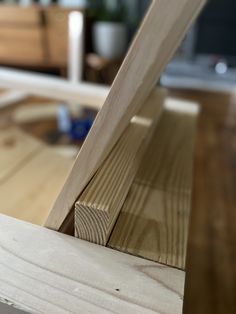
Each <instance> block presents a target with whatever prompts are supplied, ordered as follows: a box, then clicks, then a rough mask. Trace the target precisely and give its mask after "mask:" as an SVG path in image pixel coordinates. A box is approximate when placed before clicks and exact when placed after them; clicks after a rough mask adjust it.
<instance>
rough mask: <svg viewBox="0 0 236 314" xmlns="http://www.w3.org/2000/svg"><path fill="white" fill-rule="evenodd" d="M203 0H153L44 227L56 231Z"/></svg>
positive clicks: (174, 47) (155, 79)
mask: <svg viewBox="0 0 236 314" xmlns="http://www.w3.org/2000/svg"><path fill="white" fill-rule="evenodd" d="M204 3H205V0H178V1H176V0H158V1H157V0H154V1H153V3H152V4H151V6H150V9H149V11H148V13H147V15H146V17H145V19H144V22H143V24H142V26H141V28H140V30H139V32H138V34H137V36H136V38H135V40H134V42H133V44H132V46H131V48H130V50H129V52H128V54H127V57H126V58H125V60H124V63H123V65H122V66H121V69H120V71H119V73H118V75H117V77H116V79H115V81H114V83H113V86H112V88H111V90H110V93H109V95H108V97H107V99H106V101H105V103H104V105H103V107H102V109H101V110H100V112H99V114H98V116H97V118H96V120H95V122H94V125H93V127H92V129H91V131H90V133H89V135H88V137H87V139H86V141H85V143H84V145H83V147H82V149H81V151H80V153H79V155H78V157H77V160H76V162H75V164H74V167H73V169H72V172H71V174H70V176H69V178H68V180H67V182H66V183H65V185H64V188H63V190H62V192H61V193H60V195H59V197H58V199H57V201H56V203H55V205H54V207H53V209H52V211H51V213H50V215H49V217H48V219H47V222H46V226H47V227H49V228H51V229H55V230H58V229H59V228H60V226H61V225H62V223H63V221H64V220H65V218H66V217H67V215H68V214H69V212H70V210H71V209H72V207H73V205H74V203H75V201H76V200H77V198H78V196H79V195H80V194H81V192H82V191H83V189H84V188H85V186H86V185H87V184H88V182H89V180H90V179H91V178H92V177H93V175H94V174H95V173H96V171H97V169H98V168H99V166H100V165H101V163H102V162H103V161H104V160H105V158H106V157H107V156H108V154H109V153H110V151H111V149H112V148H113V147H114V145H115V143H116V142H117V140H118V138H119V137H120V136H121V134H122V132H123V131H124V129H125V128H126V127H127V125H128V123H129V121H130V120H131V118H132V117H133V116H134V115H135V114H137V112H138V111H139V109H140V108H141V106H142V105H143V104H144V101H145V100H146V99H147V97H148V95H149V94H150V92H151V91H152V89H153V87H154V85H155V84H156V83H157V81H158V79H159V77H160V75H161V73H162V71H163V70H164V68H165V66H166V65H167V63H168V62H169V60H170V59H171V57H172V56H173V54H174V52H175V51H176V49H177V47H178V45H179V43H180V42H181V40H182V39H183V37H184V35H185V34H186V32H187V30H188V28H189V26H190V25H191V23H192V21H193V20H194V19H195V17H196V16H197V15H198V13H199V11H200V9H201V8H202V6H203V5H204Z"/></svg>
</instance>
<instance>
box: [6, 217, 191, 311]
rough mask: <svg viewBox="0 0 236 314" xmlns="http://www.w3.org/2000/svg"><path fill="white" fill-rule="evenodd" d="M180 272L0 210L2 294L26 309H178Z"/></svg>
mask: <svg viewBox="0 0 236 314" xmlns="http://www.w3.org/2000/svg"><path fill="white" fill-rule="evenodd" d="M184 277H185V275H184V272H182V271H179V270H176V269H172V268H169V267H166V266H163V265H160V264H157V263H153V262H149V261H145V260H143V259H139V258H136V257H132V256H129V255H128V254H122V253H120V252H116V251H114V250H111V249H108V248H105V247H102V246H98V245H94V244H92V243H89V242H86V241H82V240H79V239H75V238H73V237H69V236H66V235H63V234H60V233H57V232H54V231H51V230H48V229H45V228H42V227H38V226H34V225H31V224H28V223H25V222H21V221H18V220H16V219H13V218H9V217H6V216H3V215H1V216H0V280H1V285H0V297H1V298H4V299H5V300H8V303H12V304H13V305H14V306H15V307H17V306H19V307H20V308H21V309H22V310H25V311H27V312H29V313H44V314H48V313H58V314H67V313H75V314H77V313H78V312H80V313H96V314H97V313H121V314H123V313H130V314H132V313H134V314H139V313H140V314H141V313H142V314H144V313H160V314H173V313H175V314H180V313H181V312H182V302H183V286H184ZM0 309H1V303H0Z"/></svg>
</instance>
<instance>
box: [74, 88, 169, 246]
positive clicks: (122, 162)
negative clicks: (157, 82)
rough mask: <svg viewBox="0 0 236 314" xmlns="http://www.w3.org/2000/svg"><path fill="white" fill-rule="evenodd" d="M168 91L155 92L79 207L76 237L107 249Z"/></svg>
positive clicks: (94, 178) (120, 141) (77, 204)
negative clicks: (106, 246)
mask: <svg viewBox="0 0 236 314" xmlns="http://www.w3.org/2000/svg"><path fill="white" fill-rule="evenodd" d="M165 97H166V92H165V90H162V89H156V90H154V91H153V92H152V93H151V95H150V97H148V100H147V101H146V102H145V104H144V106H143V108H142V109H141V110H140V112H139V113H138V114H137V115H136V116H135V117H134V118H133V119H132V120H131V122H130V124H129V126H128V127H127V128H126V130H125V131H124V133H123V134H122V136H121V138H120V139H119V141H118V142H117V144H116V145H115V147H114V149H113V150H112V152H111V153H110V154H109V156H108V157H107V158H106V160H105V161H104V162H103V164H102V166H101V167H100V168H99V169H98V171H97V173H96V174H95V176H94V177H93V178H92V180H91V181H90V182H89V184H88V186H87V187H86V189H85V190H84V191H83V193H82V195H81V196H80V197H79V199H78V201H77V202H76V205H75V233H76V236H77V237H78V238H80V239H84V240H88V241H90V242H93V243H97V244H101V245H106V244H107V241H108V239H109V236H110V233H111V230H112V229H113V227H114V224H115V222H116V220H117V217H118V215H119V212H120V209H121V207H122V205H123V203H124V200H125V198H126V196H127V194H128V192H129V189H130V186H131V184H132V182H133V179H134V176H135V174H136V173H137V171H138V168H139V165H140V162H141V160H142V157H143V155H144V153H145V151H146V148H147V145H148V142H149V140H150V139H151V137H152V134H153V131H154V130H155V127H156V124H157V123H158V121H159V118H160V115H161V112H162V108H163V103H164V99H165Z"/></svg>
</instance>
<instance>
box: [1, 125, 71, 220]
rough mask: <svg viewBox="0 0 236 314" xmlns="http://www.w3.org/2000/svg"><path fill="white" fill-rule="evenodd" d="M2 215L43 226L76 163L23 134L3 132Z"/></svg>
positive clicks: (6, 130) (17, 131)
mask: <svg viewBox="0 0 236 314" xmlns="http://www.w3.org/2000/svg"><path fill="white" fill-rule="evenodd" d="M0 152H1V153H0V213H4V214H6V215H9V216H12V217H16V218H19V219H22V220H25V221H30V222H32V223H35V224H39V225H42V224H44V223H45V221H46V218H47V216H48V213H49V211H50V207H51V206H52V204H53V202H54V201H55V199H56V197H57V195H58V193H59V191H60V189H61V187H62V185H63V183H64V181H65V179H66V176H67V175H68V173H69V171H70V169H71V166H72V163H73V160H71V159H69V158H64V157H61V156H60V155H59V154H57V153H55V152H54V150H53V149H51V148H48V147H47V146H46V145H44V144H43V143H41V142H40V141H38V140H36V139H34V138H32V137H31V136H29V135H27V134H25V133H24V132H22V131H20V130H19V129H18V128H7V129H5V130H1V132H0Z"/></svg>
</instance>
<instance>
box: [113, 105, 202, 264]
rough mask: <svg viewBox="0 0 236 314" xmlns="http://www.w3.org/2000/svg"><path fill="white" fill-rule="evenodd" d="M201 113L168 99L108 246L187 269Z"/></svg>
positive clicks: (192, 106)
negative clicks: (193, 183) (195, 159)
mask: <svg viewBox="0 0 236 314" xmlns="http://www.w3.org/2000/svg"><path fill="white" fill-rule="evenodd" d="M197 112H198V106H197V105H196V104H194V103H191V102H184V101H177V100H173V99H167V101H166V106H165V109H164V112H163V115H162V116H161V119H160V122H159V124H158V126H157V128H156V130H155V132H154V135H153V138H152V140H151V142H150V144H149V147H148V149H147V151H146V153H145V157H144V159H143V160H142V163H141V166H140V169H139V171H138V173H137V175H136V176H135V178H134V183H133V184H132V186H131V190H130V192H129V194H128V196H127V199H126V200H125V202H124V206H123V208H122V210H121V213H120V216H119V218H118V221H117V223H116V224H115V227H114V229H113V231H112V234H111V237H110V240H109V242H108V246H110V247H112V248H115V249H118V250H121V251H123V252H127V253H130V254H134V255H136V256H141V257H144V258H147V259H151V260H154V261H158V262H161V263H164V264H167V265H171V266H174V267H178V268H181V269H184V268H185V261H186V251H187V240H188V226H189V215H190V208H191V191H192V172H193V150H194V139H195V136H194V135H195V125H196V117H197Z"/></svg>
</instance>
